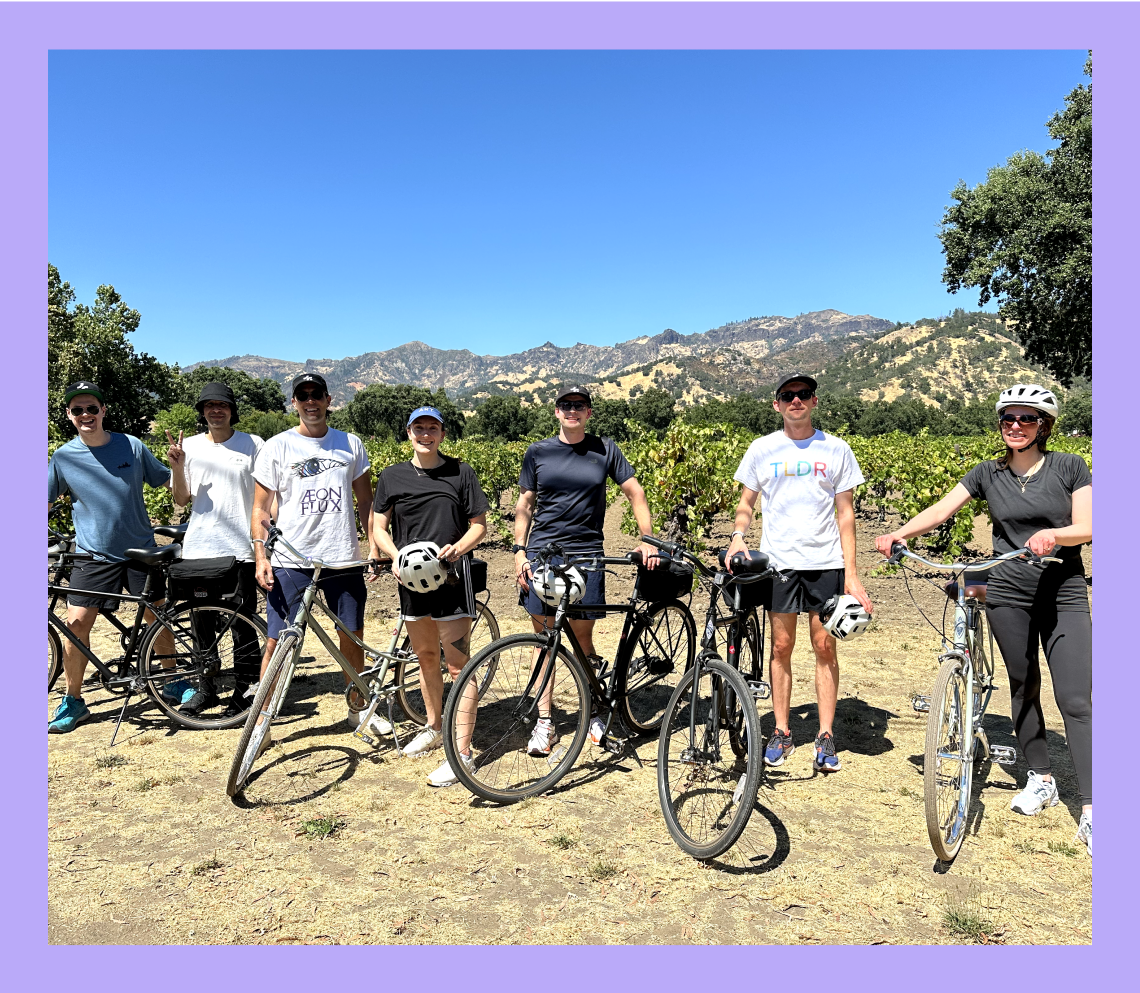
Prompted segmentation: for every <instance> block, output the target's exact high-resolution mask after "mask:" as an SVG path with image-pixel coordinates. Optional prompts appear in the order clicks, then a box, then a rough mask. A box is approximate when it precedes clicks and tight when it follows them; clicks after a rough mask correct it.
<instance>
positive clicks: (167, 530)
mask: <svg viewBox="0 0 1140 993" xmlns="http://www.w3.org/2000/svg"><path fill="white" fill-rule="evenodd" d="M189 526H190V525H189V524H162V525H159V526H158V527H156V528H151V530H152V531H153V532H154V533H155V534H160V535H162V536H163V537H164V538H170V539H171V540H172V541H181V540H182V539H183V538H185V537H186V529H187V528H188V527H189Z"/></svg>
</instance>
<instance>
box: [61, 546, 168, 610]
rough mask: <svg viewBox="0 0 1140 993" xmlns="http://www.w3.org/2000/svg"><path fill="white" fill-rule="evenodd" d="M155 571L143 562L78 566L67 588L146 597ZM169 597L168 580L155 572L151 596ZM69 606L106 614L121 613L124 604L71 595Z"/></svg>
mask: <svg viewBox="0 0 1140 993" xmlns="http://www.w3.org/2000/svg"><path fill="white" fill-rule="evenodd" d="M149 575H151V570H150V569H148V568H147V567H146V566H145V565H143V564H142V563H141V562H135V561H133V560H132V561H127V562H97V561H95V560H94V559H89V560H83V561H81V562H76V563H75V565H74V566H72V569H71V578H70V579H68V581H67V584H68V586H70V587H71V588H72V589H76V590H92V591H94V592H95V593H121V592H122V591H123V590H124V589H125V590H127V592H129V593H130V594H132V595H133V596H139V595H141V594H142V591H143V587H144V586H145V585H146V580H147V577H148V576H149ZM165 595H166V577H165V576H164V575H163V573H162V572H161V571H160V570H158V569H156V570H154V580H153V585H152V586H151V591H150V596H151V599H153V600H162V599H164V597H165ZM67 602H68V603H69V604H70V605H71V606H73V607H99V608H101V609H102V610H118V608H119V604H120V603H122V602H123V601H121V600H110V599H104V598H103V597H98V596H83V595H81V594H78V593H68V594H67Z"/></svg>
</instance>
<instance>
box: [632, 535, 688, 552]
mask: <svg viewBox="0 0 1140 993" xmlns="http://www.w3.org/2000/svg"><path fill="white" fill-rule="evenodd" d="M641 540H642V541H644V542H645V543H646V544H647V545H652V546H653V547H654V548H659V549H661V551H663V552H668V553H669V554H670V555H671V556H672V557H673V558H680V554H679V551H680V547H681V546H680V545H678V544H676V543H675V542H672V541H662V540H661V539H660V538H655V537H653V535H651V534H643V535H642V536H641Z"/></svg>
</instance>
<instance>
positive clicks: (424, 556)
mask: <svg viewBox="0 0 1140 993" xmlns="http://www.w3.org/2000/svg"><path fill="white" fill-rule="evenodd" d="M396 570H397V572H399V574H400V585H401V586H405V587H407V588H408V589H409V590H415V591H416V592H417V593H431V592H432V591H433V590H438V589H439V588H440V587H441V586H442V585H443V584H444V582H445V581H446V580H447V571H446V570H445V569H444V568H443V563H442V562H440V560H439V545H437V544H436V543H435V542H434V541H413V542H412V543H411V544H410V545H405V546H404V547H403V548H401V549H400V554H399V555H398V556H397V557H396Z"/></svg>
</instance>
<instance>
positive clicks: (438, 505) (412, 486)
mask: <svg viewBox="0 0 1140 993" xmlns="http://www.w3.org/2000/svg"><path fill="white" fill-rule="evenodd" d="M441 457H442V458H443V463H442V464H441V465H438V466H436V467H435V468H434V469H417V468H416V467H415V466H414V465H412V463H411V462H399V463H397V464H396V465H390V466H388V468H387V469H385V470H384V471H383V472H381V473H380V478H379V479H377V480H376V499H375V501H373V506H374V507H375V509H376V510H377V511H384V510H388V509H389V508H393V513H392V540H393V541H394V542H395V543H396V547H397V548H403V547H404V546H405V545H407V544H408V543H409V542H413V541H434V542H435V543H436V544H437V545H439V546H440V547H441V548H442V547H443V546H444V545H450V544H453V543H454V542H456V541H458V540H459V539H460V538H462V537H463V535H464V534H466V533H467V528H468V521H469V520H470V519H471V518H472V517H478V516H479V514H484V513H486V512H487V497H486V496H485V495H484V493H483V490H482V489H481V488H480V486H479V479H478V478H477V477H476V475H475V470H474V469H472V468H471V466H469V465H468V464H467V463H466V462H460V461H459V459H454V458H451V457H450V456H447V455H442V456H441Z"/></svg>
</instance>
